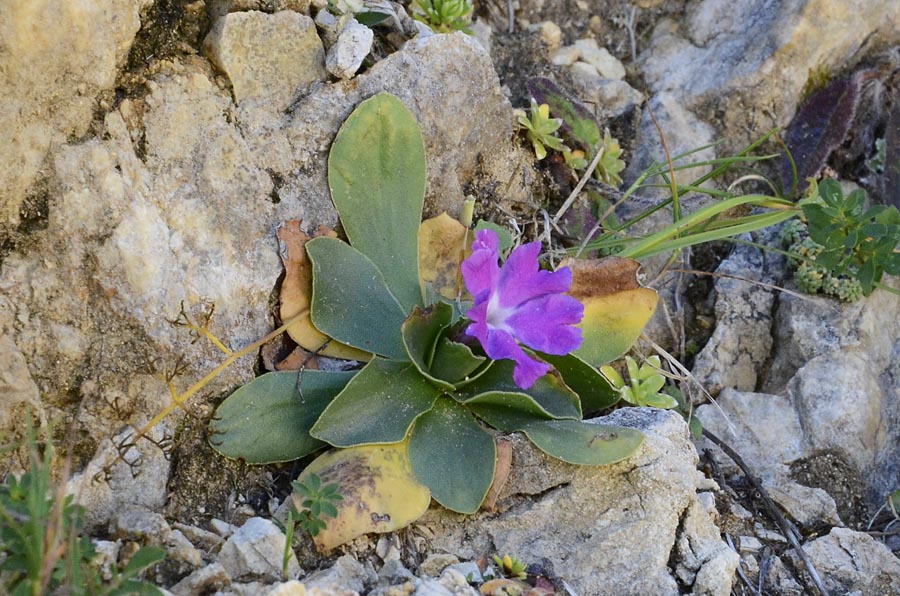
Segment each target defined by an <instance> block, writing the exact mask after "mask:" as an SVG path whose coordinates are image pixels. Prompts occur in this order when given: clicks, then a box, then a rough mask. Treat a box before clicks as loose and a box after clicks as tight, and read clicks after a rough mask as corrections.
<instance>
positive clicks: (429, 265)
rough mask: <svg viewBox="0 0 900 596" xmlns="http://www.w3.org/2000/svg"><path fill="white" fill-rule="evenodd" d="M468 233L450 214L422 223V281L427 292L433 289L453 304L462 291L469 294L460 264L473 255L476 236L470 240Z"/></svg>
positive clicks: (420, 271) (420, 277)
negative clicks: (463, 282) (473, 243)
mask: <svg viewBox="0 0 900 596" xmlns="http://www.w3.org/2000/svg"><path fill="white" fill-rule="evenodd" d="M467 231H468V229H467V228H466V227H465V226H464V225H462V224H461V223H459V222H458V221H456V220H455V219H453V218H452V217H450V216H449V215H447V214H446V213H441V214H440V215H438V216H437V217H432V218H431V219H426V220H425V221H423V222H422V225H421V226H419V281H420V282H421V284H422V286H423V287H424V288H428V286H429V285H430V286H431V289H432V291H433V292H434V293H435V294H438V295H440V296H443V297H444V298H447V299H449V300H454V299H456V296H457V294H458V293H459V291H460V289H462V291H463V292H465V287H464V286H462V282H461V277H460V274H459V264H460V263H461V262H462V260H463V259H464V258H466V257H467V256H468V255H469V253H470V252H471V245H472V235H471V234H470V235H469V237H467V236H466V232H467ZM464 248H465V252H463V249H464Z"/></svg>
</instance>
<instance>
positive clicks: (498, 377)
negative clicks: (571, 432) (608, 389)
mask: <svg viewBox="0 0 900 596" xmlns="http://www.w3.org/2000/svg"><path fill="white" fill-rule="evenodd" d="M515 366H516V364H515V362H513V361H512V360H496V361H494V363H493V365H492V366H491V367H490V368H489V369H488V370H487V371H486V372H485V373H484V374H481V375H479V376H478V377H476V378H475V379H474V380H472V382H470V383H466V384H465V385H463V386H462V387H460V388H459V389H458V391H457V393H456V394H455V395H454V397H455V398H456V400H457V401H459V402H462V403H465V402H467V401H468V400H469V399H471V398H473V397H475V396H478V395H482V394H484V393H494V392H497V393H516V394H525V395H527V396H529V397H531V398H532V399H533V400H534V401H536V402H537V403H538V404H539V405H540V406H541V408H543V409H544V411H546V412H547V413H548V414H550V415H551V416H552V417H553V418H574V419H581V404H580V402H579V400H578V396H577V395H576V394H575V392H574V391H572V390H571V389H569V387H567V386H566V384H565V382H563V379H562V377H561V376H560V374H559V373H558V372H556V371H554V370H551V371H550V372H549V373H547V374H546V375H544V376H543V377H541V378H539V379H538V380H537V381H536V382H535V383H534V385H532V386H531V387H530V388H529V389H522V388H521V387H519V386H518V385H516V384H515V382H514V381H513V376H512V373H513V369H514V368H515Z"/></svg>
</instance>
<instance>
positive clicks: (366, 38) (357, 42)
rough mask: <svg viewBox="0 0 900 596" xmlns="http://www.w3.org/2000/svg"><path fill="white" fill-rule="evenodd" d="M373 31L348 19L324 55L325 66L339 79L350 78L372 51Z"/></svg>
mask: <svg viewBox="0 0 900 596" xmlns="http://www.w3.org/2000/svg"><path fill="white" fill-rule="evenodd" d="M374 39H375V33H374V32H373V31H372V29H370V28H369V27H366V26H365V25H362V24H360V23H359V22H358V21H357V20H356V19H350V20H348V21H347V22H346V23H345V24H344V28H343V29H342V30H341V32H340V33H339V34H338V37H337V40H336V41H335V42H334V45H332V46H331V47H330V48H328V53H327V55H326V56H325V68H326V69H327V70H328V72H329V73H331V74H332V75H334V76H336V77H337V78H339V79H352V78H353V76H354V75H355V74H356V71H357V70H359V67H360V66H362V63H363V60H365V59H366V56H367V55H368V54H369V52H370V51H372V42H373V41H374Z"/></svg>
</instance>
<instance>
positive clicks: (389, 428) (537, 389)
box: [211, 94, 657, 549]
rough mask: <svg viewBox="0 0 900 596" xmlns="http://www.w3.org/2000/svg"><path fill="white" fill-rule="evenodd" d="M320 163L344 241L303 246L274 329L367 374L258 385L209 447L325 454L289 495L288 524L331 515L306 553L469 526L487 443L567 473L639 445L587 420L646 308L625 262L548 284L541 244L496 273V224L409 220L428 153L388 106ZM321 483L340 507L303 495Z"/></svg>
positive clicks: (350, 127)
mask: <svg viewBox="0 0 900 596" xmlns="http://www.w3.org/2000/svg"><path fill="white" fill-rule="evenodd" d="M328 164H329V168H328V179H329V187H330V189H331V194H332V199H333V201H334V203H335V206H336V207H337V209H338V212H339V214H340V217H341V224H342V228H343V230H344V232H345V233H346V237H347V239H348V240H349V243H348V242H345V241H344V240H341V239H338V238H337V237H335V235H334V234H331V233H325V232H323V233H321V234H320V235H319V236H318V237H316V238H312V239H309V238H305V239H304V244H303V246H304V248H305V254H304V255H299V257H298V258H300V259H305V261H304V263H303V267H299V266H298V267H297V269H298V270H301V269H302V270H303V271H304V272H305V273H304V275H307V277H306V278H304V279H305V281H304V283H306V284H307V285H306V289H305V290H303V289H302V287H301V286H302V284H299V285H296V287H294V290H296V291H297V292H296V293H299V294H300V296H299V297H298V296H296V295H295V296H294V300H295V303H294V304H293V305H292V306H291V308H289V309H288V311H289V312H290V314H289V315H287V316H295V317H297V316H301V315H298V314H297V313H301V314H302V313H304V312H306V313H308V320H306V321H305V322H304V324H303V325H301V326H299V327H297V328H296V329H295V330H294V332H291V330H289V333H291V337H292V338H294V339H295V340H296V341H297V343H299V344H300V345H301V346H302V347H304V348H306V349H308V350H311V351H318V350H321V349H324V348H325V347H326V346H327V348H328V349H334V350H335V351H332V352H330V353H331V355H333V356H337V357H340V356H341V355H343V357H347V354H352V356H351V357H352V358H354V359H356V360H359V361H362V362H365V365H364V366H363V367H362V369H360V370H353V371H348V372H323V371H316V370H306V371H303V372H302V373H300V374H299V378H298V374H297V373H296V372H293V373H291V372H275V373H268V374H265V375H263V376H261V377H259V378H257V379H255V380H254V381H252V382H251V383H249V384H247V385H244V386H243V387H241V388H239V389H238V390H237V391H235V392H234V393H233V394H232V395H231V396H229V397H228V399H226V400H225V401H224V402H223V403H222V404H221V405H220V406H219V408H218V409H217V411H216V417H215V419H214V421H213V423H212V431H213V436H212V439H211V442H212V444H213V446H214V447H215V448H216V449H217V450H218V451H219V452H221V453H222V454H224V455H226V456H229V457H234V458H241V459H244V460H245V461H247V462H250V463H270V462H278V461H289V460H295V459H298V458H300V457H303V456H305V455H308V454H310V453H313V452H316V451H319V450H321V449H323V448H326V447H335V448H337V450H336V451H329V452H326V453H324V454H323V455H320V456H319V457H318V458H317V459H316V460H315V461H313V462H312V464H310V465H309V466H308V467H307V468H306V469H305V470H304V471H303V473H301V475H300V477H299V479H298V482H299V483H300V484H299V485H295V493H294V495H293V501H294V504H295V506H296V508H297V510H298V511H302V510H303V509H304V508H306V509H308V510H309V511H310V512H311V513H312V511H313V509H314V503H320V505H318V506H317V507H318V510H319V511H320V512H325V511H326V510H327V512H328V513H329V514H330V513H332V512H333V510H332V509H331V507H332V506H333V508H334V509H336V510H337V515H336V517H334V518H330V519H329V521H328V523H327V527H325V528H321V527H319V526H320V525H319V524H313V526H314V527H315V528H316V529H317V530H318V532H317V534H316V535H315V537H314V540H315V542H316V544H317V546H318V547H319V548H321V549H329V548H332V547H334V546H336V545H338V544H342V543H344V542H346V541H348V540H350V539H352V538H354V537H356V536H358V535H360V534H363V533H366V532H387V531H392V530H394V529H396V528H399V527H403V526H405V525H407V524H409V523H411V522H412V521H413V520H415V519H416V518H418V517H419V516H420V515H421V514H422V513H424V511H425V510H426V509H427V507H428V505H429V503H430V501H431V499H432V498H433V499H435V500H436V501H437V502H438V503H440V504H442V505H444V506H445V507H447V508H449V509H452V510H454V511H457V512H461V513H474V512H475V511H477V510H478V509H479V507H480V506H481V504H482V502H483V501H484V500H485V497H486V496H487V494H488V491H489V489H490V487H491V485H492V483H493V482H494V474H495V468H496V466H497V446H496V439H495V436H496V434H497V433H498V432H521V433H523V434H524V435H525V436H527V437H528V438H529V439H530V440H531V442H532V443H534V444H535V445H536V446H537V447H538V448H539V449H541V450H542V451H544V452H546V453H547V454H549V455H551V456H553V457H555V458H558V459H561V460H563V461H566V462H569V463H573V464H580V465H601V464H607V463H612V462H616V461H620V460H622V459H624V458H627V457H629V456H630V455H631V454H632V453H633V452H634V451H635V450H636V449H637V448H638V446H639V445H640V444H641V442H642V440H643V435H642V434H641V433H640V432H639V431H637V430H636V429H632V428H624V427H614V426H604V425H597V424H588V423H585V422H584V421H583V420H582V419H583V417H584V415H585V414H590V413H595V412H599V411H601V410H603V409H605V408H608V407H609V406H611V405H613V404H614V403H615V402H616V401H618V399H619V397H620V396H619V393H618V392H617V391H616V390H615V389H614V388H613V387H612V386H611V385H610V384H609V382H608V381H607V380H606V378H605V377H604V376H603V375H602V374H600V372H599V371H598V370H597V368H596V366H599V365H600V364H604V363H606V362H609V361H611V360H613V359H615V358H618V357H619V356H621V355H622V354H623V353H624V352H626V351H627V350H628V349H629V348H630V346H631V344H632V343H633V342H634V341H635V339H636V338H637V337H638V335H639V334H640V332H641V330H642V329H643V327H644V325H645V324H646V323H647V321H648V320H649V318H650V316H651V315H652V314H653V311H654V309H655V306H656V301H657V295H656V292H655V291H653V290H650V289H648V288H644V287H641V286H640V284H639V283H638V282H637V269H638V264H637V263H636V262H634V261H630V260H627V259H608V260H605V261H599V262H595V261H585V260H574V259H570V260H567V261H565V262H563V263H562V264H561V266H560V267H559V268H557V269H556V270H555V271H553V270H549V269H545V268H542V266H541V263H540V258H539V257H540V252H541V244H540V243H539V242H531V243H528V244H524V245H521V246H517V247H513V248H512V249H511V250H510V251H509V253H508V255H507V256H506V258H505V261H503V254H502V253H503V245H504V242H503V240H504V238H503V236H504V235H506V236H507V237H508V234H504V233H498V230H497V229H496V226H492V225H489V224H485V223H479V225H478V226H476V231H475V233H474V234H472V231H471V230H469V229H468V228H467V227H466V226H463V225H462V224H461V223H459V222H458V221H455V220H453V219H451V218H449V217H448V216H447V215H446V214H444V215H441V216H438V217H435V218H432V219H429V220H426V221H425V222H421V221H420V218H421V212H422V207H423V203H424V193H425V154H424V143H423V140H422V137H421V133H420V131H419V128H418V125H417V124H416V121H415V118H414V117H413V116H412V114H411V113H410V112H409V111H408V110H407V109H406V107H405V106H404V105H403V104H402V103H401V102H400V101H399V100H398V99H397V98H395V97H393V96H391V95H387V94H380V95H376V96H375V97H372V98H370V99H368V100H366V101H364V102H363V103H362V104H361V105H360V106H359V107H358V108H357V109H356V110H355V111H354V112H353V113H352V114H351V115H350V117H349V118H348V119H347V120H346V121H345V123H344V125H343V126H342V128H341V130H340V131H339V133H338V135H337V137H336V139H335V141H334V144H333V145H332V148H331V152H330V155H329V160H328ZM473 236H474V241H473ZM507 241H508V238H507ZM287 282H288V278H287V277H286V279H285V283H287ZM283 289H284V288H283ZM283 297H284V295H283ZM298 305H300V306H298ZM284 312H285V305H284V304H282V313H284ZM292 328H293V327H292ZM313 475H316V476H317V477H318V480H311V478H312V477H313ZM332 482H336V483H339V484H340V487H341V495H342V496H343V500H342V501H339V502H329V503H330V504H329V505H326V504H325V502H320V501H315V500H314V499H312V497H311V496H310V495H312V494H313V493H315V492H316V491H317V490H319V487H320V486H321V483H326V486H327V484H328V483H332ZM311 483H312V484H311ZM301 486H306V489H302V488H301ZM308 501H309V502H310V503H309V504H308V505H307V504H306V503H307V502H308Z"/></svg>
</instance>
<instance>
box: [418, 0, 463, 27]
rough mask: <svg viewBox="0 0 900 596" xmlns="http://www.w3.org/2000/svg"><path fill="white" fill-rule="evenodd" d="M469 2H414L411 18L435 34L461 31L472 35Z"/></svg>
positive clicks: (425, 0)
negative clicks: (429, 28) (426, 26)
mask: <svg viewBox="0 0 900 596" xmlns="http://www.w3.org/2000/svg"><path fill="white" fill-rule="evenodd" d="M473 10H474V8H473V6H472V2H471V0H415V1H414V2H413V18H415V19H416V20H417V21H421V22H423V23H425V24H426V25H428V26H429V27H431V28H432V29H434V30H435V31H436V32H437V33H452V32H453V31H462V32H463V33H468V34H469V35H471V34H472V30H471V29H469V25H471V24H472V11H473Z"/></svg>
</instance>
